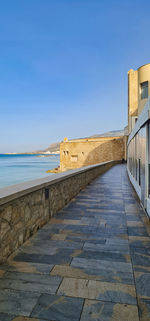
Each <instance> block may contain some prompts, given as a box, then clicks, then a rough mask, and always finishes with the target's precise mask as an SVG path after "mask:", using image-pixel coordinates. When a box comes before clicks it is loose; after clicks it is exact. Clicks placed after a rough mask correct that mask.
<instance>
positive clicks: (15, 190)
mask: <svg viewBox="0 0 150 321" xmlns="http://www.w3.org/2000/svg"><path fill="white" fill-rule="evenodd" d="M109 163H114V164H115V163H118V161H113V160H111V161H109V162H103V163H98V164H95V165H89V166H85V167H81V168H77V169H72V170H68V171H66V172H62V173H58V174H53V175H51V176H50V177H43V178H40V179H36V180H32V181H28V182H23V183H19V184H15V185H11V186H8V187H3V188H0V205H3V204H5V203H8V202H10V201H12V200H15V199H17V198H20V197H22V196H25V195H27V194H29V193H32V192H35V191H38V190H40V189H42V188H47V187H49V186H51V185H54V184H56V183H59V182H62V181H64V180H66V179H68V178H70V177H73V176H76V175H78V174H82V173H85V172H87V171H89V170H92V169H94V168H97V167H101V166H104V165H106V164H109Z"/></svg>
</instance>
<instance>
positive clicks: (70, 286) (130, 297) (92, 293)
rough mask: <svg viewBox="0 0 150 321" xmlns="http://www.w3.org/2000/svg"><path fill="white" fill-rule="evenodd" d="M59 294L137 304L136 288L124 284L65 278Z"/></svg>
mask: <svg viewBox="0 0 150 321" xmlns="http://www.w3.org/2000/svg"><path fill="white" fill-rule="evenodd" d="M58 294H60V295H66V296H71V297H78V298H87V299H93V300H100V301H101V300H102V301H108V302H118V303H126V304H136V292H135V287H134V286H133V285H127V284H122V283H111V282H100V281H94V280H86V279H75V278H64V279H63V281H62V283H61V285H60V287H59V290H58Z"/></svg>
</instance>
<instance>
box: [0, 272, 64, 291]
mask: <svg viewBox="0 0 150 321" xmlns="http://www.w3.org/2000/svg"><path fill="white" fill-rule="evenodd" d="M61 280H62V279H61V278H60V277H57V276H54V277H52V276H49V275H40V274H30V273H21V272H6V274H5V277H2V278H1V280H0V289H12V290H19V291H20V290H22V291H29V292H30V291H31V292H40V293H50V294H54V293H55V292H56V290H57V288H58V286H59V284H60V282H61Z"/></svg>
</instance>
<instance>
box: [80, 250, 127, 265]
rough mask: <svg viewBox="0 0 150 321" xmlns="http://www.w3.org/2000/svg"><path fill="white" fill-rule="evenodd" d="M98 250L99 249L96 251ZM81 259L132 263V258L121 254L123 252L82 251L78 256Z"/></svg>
mask: <svg viewBox="0 0 150 321" xmlns="http://www.w3.org/2000/svg"><path fill="white" fill-rule="evenodd" d="M96 250H97V249H96ZM78 257H79V258H85V259H89V260H90V259H93V260H94V259H95V260H103V261H113V262H114V261H117V262H130V256H129V255H128V254H121V252H119V251H118V252H117V251H102V250H101V251H100V250H99V251H94V250H93V251H91V250H89V249H87V250H82V252H81V253H79V255H78Z"/></svg>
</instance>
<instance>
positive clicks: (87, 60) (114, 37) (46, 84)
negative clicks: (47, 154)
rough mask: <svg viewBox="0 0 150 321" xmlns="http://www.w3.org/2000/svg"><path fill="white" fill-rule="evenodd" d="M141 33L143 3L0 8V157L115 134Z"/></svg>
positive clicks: (145, 26) (145, 25)
mask: <svg viewBox="0 0 150 321" xmlns="http://www.w3.org/2000/svg"><path fill="white" fill-rule="evenodd" d="M149 32H150V1H149V0H147V1H145V0H143V1H142V2H141V0H140V1H139V0H126V1H121V0H117V1H115V0H112V1H111V0H107V1H104V0H24V1H20V0H13V1H11V0H5V1H1V3H0V152H1V153H2V152H23V151H32V150H35V149H40V148H45V147H47V146H48V145H49V144H50V143H52V142H56V141H60V140H63V138H64V137H65V136H67V137H68V138H77V137H84V136H88V135H92V134H98V133H103V132H105V131H109V130H114V129H122V128H123V127H124V126H125V125H126V123H127V72H128V70H129V69H131V68H133V69H137V68H138V67H139V66H140V65H143V64H145V63H149V62H150V41H149Z"/></svg>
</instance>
